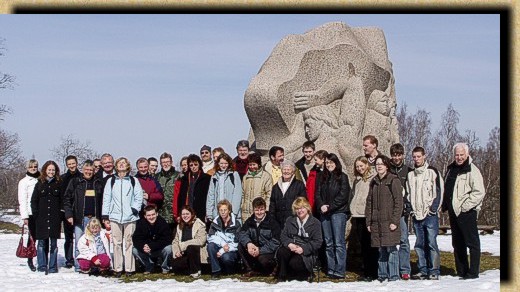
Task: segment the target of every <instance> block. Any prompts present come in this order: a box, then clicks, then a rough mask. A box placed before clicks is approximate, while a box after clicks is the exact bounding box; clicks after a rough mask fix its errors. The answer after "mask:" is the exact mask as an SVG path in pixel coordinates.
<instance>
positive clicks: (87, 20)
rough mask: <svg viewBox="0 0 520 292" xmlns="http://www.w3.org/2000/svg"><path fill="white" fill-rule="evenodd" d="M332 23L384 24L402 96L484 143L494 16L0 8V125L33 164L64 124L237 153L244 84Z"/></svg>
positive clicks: (99, 140)
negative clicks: (296, 39) (290, 39)
mask: <svg viewBox="0 0 520 292" xmlns="http://www.w3.org/2000/svg"><path fill="white" fill-rule="evenodd" d="M331 21H342V22H345V23H346V24H347V25H349V26H352V27H360V26H375V27H379V28H381V29H382V30H383V31H384V33H385V36H386V41H387V46H388V52H389V59H390V61H391V62H392V63H393V70H394V75H395V81H396V96H397V102H398V105H400V104H401V103H403V102H406V103H407V104H408V108H409V110H411V111H415V110H416V109H417V108H418V107H420V108H425V109H426V110H428V111H429V112H430V113H431V117H432V121H433V126H432V131H433V132H434V131H436V130H437V128H438V123H439V121H440V118H441V115H442V113H443V112H444V111H445V110H446V108H447V106H448V104H449V103H452V104H453V105H454V107H455V109H456V110H458V111H459V113H460V115H461V118H460V124H459V129H460V130H461V131H464V130H465V129H471V130H474V131H476V133H477V136H478V137H479V138H480V140H481V144H485V143H486V142H487V139H488V133H489V131H490V130H491V129H492V128H493V127H495V126H499V125H500V121H499V120H500V100H499V95H500V84H499V83H500V64H499V56H500V27H499V21H500V16H499V15H493V14H464V15H457V14H444V15H443V14H423V15H413V14H410V15H404V14H374V15H370V14H353V15H349V14H338V15H332V14H322V15H314V14H305V15H297V14H296V15H287V14H278V15H274V14H262V15H255V14H248V15H0V37H1V38H4V39H5V40H6V41H5V46H6V47H7V49H8V51H7V52H6V55H5V56H3V57H1V58H0V71H3V72H8V73H10V74H12V75H15V76H16V78H17V83H18V85H17V86H16V87H15V89H14V90H0V104H7V105H8V106H9V107H11V109H12V110H13V113H12V114H11V115H9V116H7V117H6V118H5V120H4V121H3V122H0V127H2V128H4V129H7V130H9V131H11V132H16V133H18V135H19V137H20V139H21V142H22V150H23V154H24V155H25V156H26V157H31V156H32V155H33V154H34V155H35V157H36V158H37V159H38V160H40V161H41V162H43V161H46V160H48V159H51V153H50V151H49V149H51V148H53V147H54V146H56V145H58V144H59V140H60V137H61V136H64V135H67V134H74V135H75V136H76V137H77V138H79V139H81V140H83V141H85V140H89V141H90V142H91V143H92V145H93V147H94V148H95V149H96V150H97V151H98V152H110V153H112V154H113V155H114V156H116V157H119V156H126V157H128V158H129V159H131V160H132V161H135V160H136V159H137V158H138V157H140V156H145V157H148V156H156V157H158V156H159V155H160V154H161V153H162V152H164V151H167V152H170V153H172V154H173V156H174V160H175V164H176V165H177V164H178V160H179V158H180V157H181V156H183V155H185V154H189V153H198V151H199V149H200V147H201V146H202V145H203V144H208V145H211V146H213V147H215V146H222V147H223V148H224V149H225V150H226V151H228V152H230V153H232V154H235V150H234V148H235V145H236V142H237V141H238V140H240V139H244V138H247V135H248V131H249V121H248V119H247V116H246V114H245V110H244V105H243V104H244V103H243V98H244V92H245V90H246V89H247V86H248V84H249V82H250V81H251V79H252V78H253V77H254V76H255V75H256V73H257V72H258V70H259V69H260V67H261V66H262V64H263V63H264V61H265V60H266V59H267V58H268V57H269V55H270V53H271V51H272V49H273V48H274V47H275V46H276V44H277V43H278V42H279V41H280V40H281V39H282V38H283V37H285V36H287V35H289V34H302V33H305V32H306V31H308V30H311V29H312V28H315V27H317V26H320V25H322V24H324V23H327V22H331Z"/></svg>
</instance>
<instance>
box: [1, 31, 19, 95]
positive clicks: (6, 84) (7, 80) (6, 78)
mask: <svg viewBox="0 0 520 292" xmlns="http://www.w3.org/2000/svg"><path fill="white" fill-rule="evenodd" d="M4 42H5V39H3V38H0V57H1V56H4V55H5V52H6V51H7V49H6V48H5V47H4ZM15 80H16V78H15V77H14V76H13V75H10V74H7V73H4V72H2V71H0V89H6V88H10V89H12V88H13V87H14V85H15Z"/></svg>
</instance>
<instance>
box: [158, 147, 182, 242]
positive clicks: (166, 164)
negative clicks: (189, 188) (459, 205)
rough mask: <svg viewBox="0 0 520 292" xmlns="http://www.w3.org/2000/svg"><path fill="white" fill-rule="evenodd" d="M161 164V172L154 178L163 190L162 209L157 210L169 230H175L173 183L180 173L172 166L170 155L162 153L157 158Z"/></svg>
mask: <svg viewBox="0 0 520 292" xmlns="http://www.w3.org/2000/svg"><path fill="white" fill-rule="evenodd" d="M159 160H160V163H161V171H160V172H159V173H157V175H156V178H157V180H158V181H159V184H160V185H161V188H162V190H163V195H164V200H163V205H162V208H159V214H160V215H161V217H163V218H164V220H166V222H168V225H169V226H170V229H171V230H172V232H173V230H174V229H175V218H174V217H173V215H172V213H171V212H172V207H173V206H172V202H173V189H174V184H175V181H176V180H177V179H178V178H179V175H180V173H179V172H178V171H177V170H176V169H175V167H174V166H173V157H172V155H171V154H170V153H168V152H164V153H163V154H161V156H160V157H159Z"/></svg>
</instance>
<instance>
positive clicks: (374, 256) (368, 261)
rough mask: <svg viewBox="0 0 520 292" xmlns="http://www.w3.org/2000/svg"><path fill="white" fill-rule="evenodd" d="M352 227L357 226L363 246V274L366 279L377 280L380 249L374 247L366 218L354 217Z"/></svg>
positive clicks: (358, 235)
mask: <svg viewBox="0 0 520 292" xmlns="http://www.w3.org/2000/svg"><path fill="white" fill-rule="evenodd" d="M351 222H352V225H355V228H356V232H357V234H356V235H357V237H358V238H359V243H360V244H361V257H362V258H363V272H364V276H365V277H371V278H374V279H375V278H377V267H378V258H379V249H378V248H377V247H372V245H371V239H370V236H371V235H370V232H368V229H367V225H366V218H364V217H363V218H359V217H352V221H351Z"/></svg>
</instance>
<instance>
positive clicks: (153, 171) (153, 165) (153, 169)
mask: <svg viewBox="0 0 520 292" xmlns="http://www.w3.org/2000/svg"><path fill="white" fill-rule="evenodd" d="M147 160H148V172H149V173H150V175H151V176H153V177H155V176H156V175H157V169H158V168H159V161H157V158H155V157H148V159H147Z"/></svg>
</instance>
